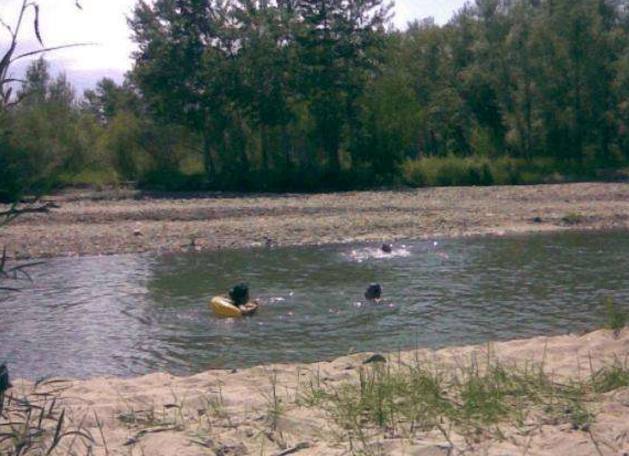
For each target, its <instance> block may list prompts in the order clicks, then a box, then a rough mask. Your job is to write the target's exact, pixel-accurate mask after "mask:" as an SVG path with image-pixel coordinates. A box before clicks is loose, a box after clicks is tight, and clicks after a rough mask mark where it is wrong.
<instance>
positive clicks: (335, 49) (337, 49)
mask: <svg viewBox="0 0 629 456" xmlns="http://www.w3.org/2000/svg"><path fill="white" fill-rule="evenodd" d="M297 9H298V13H299V18H300V19H299V20H300V24H299V28H298V30H297V44H298V60H297V65H298V71H299V75H298V78H297V84H298V87H299V91H300V94H301V96H302V97H304V99H306V100H307V103H308V106H309V110H310V113H311V115H312V117H313V119H314V121H315V130H314V136H315V140H316V141H317V142H318V143H319V144H320V146H321V147H322V149H323V152H324V154H325V156H326V158H327V160H328V165H329V167H330V168H331V170H332V171H334V172H338V171H340V169H341V159H340V156H339V152H340V147H341V143H342V139H343V133H344V131H345V130H346V129H348V128H352V127H355V125H356V120H357V112H356V108H357V105H356V100H357V99H358V98H359V97H360V96H361V94H362V92H363V90H364V87H365V83H366V80H367V79H368V78H369V77H370V76H371V74H373V72H374V71H375V70H377V68H378V64H379V63H380V62H382V59H383V56H382V54H381V53H379V52H378V50H379V49H380V48H381V46H383V44H384V32H385V26H386V24H387V22H388V20H389V18H390V17H389V11H390V9H391V5H390V4H384V2H383V0H350V1H344V0H298V1H297Z"/></svg>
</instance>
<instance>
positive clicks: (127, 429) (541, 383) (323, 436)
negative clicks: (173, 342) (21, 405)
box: [12, 328, 629, 456]
mask: <svg viewBox="0 0 629 456" xmlns="http://www.w3.org/2000/svg"><path fill="white" fill-rule="evenodd" d="M628 357H629V328H625V329H624V330H623V331H622V332H620V333H619V334H616V335H614V334H613V333H612V332H611V331H609V330H599V331H596V332H593V333H590V334H586V335H582V336H577V335H566V336H558V337H536V338H532V339H526V340H514V341H508V342H497V343H490V344H486V345H481V346H466V347H455V348H446V349H441V350H437V351H432V350H428V349H418V350H411V351H408V352H401V353H392V354H388V355H385V356H381V355H375V356H374V355H373V354H355V355H351V356H346V357H342V358H339V359H337V360H334V361H332V362H322V363H317V364H310V365H307V364H282V365H268V366H260V367H255V368H251V369H244V370H240V371H218V370H217V371H209V372H205V373H201V374H198V375H194V376H191V377H185V378H178V377H174V376H171V375H167V374H163V373H160V374H152V375H147V376H144V377H139V378H134V379H119V378H97V379H92V380H86V381H65V382H53V383H49V384H48V385H45V384H43V385H39V387H38V392H39V393H42V392H44V391H45V390H46V389H48V390H55V391H56V393H55V395H57V396H61V397H63V399H58V400H57V403H56V405H55V407H56V410H57V413H60V412H59V411H60V410H61V408H62V407H63V408H65V423H64V426H65V428H64V429H65V430H72V429H75V430H76V429H81V431H82V433H83V434H84V436H76V435H69V436H68V437H66V438H65V439H63V440H62V442H60V443H59V445H58V449H59V451H61V453H60V454H67V453H65V452H64V451H66V452H67V450H68V448H67V446H68V445H71V444H72V445H73V446H74V447H73V449H74V450H75V451H78V453H77V454H88V453H85V451H87V449H86V446H85V445H87V446H91V451H92V452H91V453H89V454H95V455H123V454H124V455H129V454H131V455H135V454H138V455H139V454H146V455H149V454H150V455H152V456H159V455H164V456H166V455H173V454H177V455H179V456H187V455H190V456H197V455H247V454H264V455H288V454H298V455H304V456H305V455H343V454H387V455H398V454H399V455H425V456H427V455H447V454H453V455H454V454H463V453H465V454H486V455H504V454H535V455H556V454H571V455H573V456H579V455H584V456H585V455H592V454H601V455H615V456H619V455H624V454H626V452H627V451H629V371H628V369H629V364H628V363H629V359H628ZM405 382H406V383H405ZM14 383H15V386H16V387H15V388H14V390H12V391H13V394H29V393H31V392H32V390H33V385H32V384H31V383H28V382H23V381H16V382H14ZM405 388H408V389H405ZM396 391H405V394H404V395H402V396H398V397H396V396H395V394H394V393H395V392H396ZM41 397H43V396H40V397H39V398H35V397H34V396H31V398H32V399H34V400H40V401H41ZM392 399H394V400H392ZM48 406H49V407H50V400H49V401H48ZM374 409H377V410H374ZM380 412H382V413H380ZM411 417H412V419H411ZM57 422H58V421H57ZM55 423H56V422H55V421H54V419H53V420H51V421H50V424H49V429H48V432H49V438H51V436H52V434H53V433H54V430H55V426H54V424H55ZM85 436H91V439H92V440H93V442H91V443H88V441H89V439H88V438H86V437H85ZM291 450H292V451H291Z"/></svg>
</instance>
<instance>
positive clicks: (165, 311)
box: [0, 232, 629, 379]
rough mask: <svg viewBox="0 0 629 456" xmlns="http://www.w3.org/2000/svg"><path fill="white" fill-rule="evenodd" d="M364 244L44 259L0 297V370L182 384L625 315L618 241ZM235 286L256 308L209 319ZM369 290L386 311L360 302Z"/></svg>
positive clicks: (575, 327)
mask: <svg viewBox="0 0 629 456" xmlns="http://www.w3.org/2000/svg"><path fill="white" fill-rule="evenodd" d="M376 247H377V246H374V245H342V246H325V247H297V248H279V249H254V250H237V251H224V252H212V253H190V254H183V255H161V256H155V255H118V256H103V257H85V258H59V259H52V260H48V261H46V263H45V264H43V265H41V266H38V267H35V268H33V269H32V270H31V272H32V276H33V283H32V284H27V285H26V286H25V288H24V290H23V291H22V292H21V293H16V294H12V295H10V296H9V297H8V298H7V299H4V300H3V301H0V315H1V318H0V362H1V361H3V360H6V361H7V362H8V363H9V366H10V370H11V373H12V376H13V377H23V378H29V379H36V378H40V377H43V376H51V375H52V376H62V377H78V378H85V377H91V376H96V375H119V376H131V375H138V374H143V373H148V372H154V371H168V372H171V373H174V374H191V373H196V372H200V371H203V370H207V369H210V368H237V367H244V366H251V365H255V364H260V363H269V362H310V361H317V360H322V359H330V358H333V357H336V356H340V355H344V354H347V353H350V352H352V351H394V350H398V349H404V348H413V347H416V346H421V347H442V346H446V345H460V344H470V343H480V342H484V341H488V340H496V339H513V338H522V337H530V336H535V335H542V334H544V335H555V334H564V333H568V332H579V331H586V330H591V329H594V328H596V327H598V326H600V325H601V323H602V322H604V320H605V312H604V308H603V306H602V305H601V301H602V299H603V298H604V297H606V296H611V297H613V298H614V299H615V301H616V302H617V304H619V305H620V306H624V308H625V309H627V305H628V304H629V260H628V259H627V257H628V254H629V235H627V233H622V232H615V233H574V232H572V233H561V234H551V235H535V236H521V237H485V238H474V239H453V240H439V241H432V240H430V241H409V242H400V243H397V244H396V245H395V250H394V252H393V254H391V255H383V254H380V252H379V251H378V249H377V248H376ZM239 281H246V282H248V283H249V284H250V287H251V290H252V294H253V295H254V296H256V297H258V298H259V299H260V300H261V301H262V302H263V307H262V308H261V309H260V311H259V312H258V313H257V314H256V315H255V316H254V317H253V318H248V319H241V320H220V319H217V318H215V317H213V315H212V314H211V312H210V310H209V308H208V305H207V304H208V301H209V300H210V298H211V297H212V296H213V295H216V294H221V293H224V292H225V291H226V290H227V289H228V288H229V287H230V286H231V285H232V284H234V283H236V282H239ZM376 281H377V282H380V283H381V284H382V286H383V288H384V296H385V298H386V299H385V301H384V302H383V303H380V304H378V305H375V304H368V303H365V302H362V300H361V299H362V295H363V292H364V290H365V288H366V287H367V285H368V284H369V283H370V282H376ZM628 310H629V309H628Z"/></svg>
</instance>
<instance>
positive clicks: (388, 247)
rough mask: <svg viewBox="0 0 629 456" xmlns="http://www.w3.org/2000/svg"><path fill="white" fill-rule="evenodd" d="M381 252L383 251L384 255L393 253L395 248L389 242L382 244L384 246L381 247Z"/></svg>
mask: <svg viewBox="0 0 629 456" xmlns="http://www.w3.org/2000/svg"><path fill="white" fill-rule="evenodd" d="M380 250H382V251H383V252H384V253H391V252H393V246H392V245H391V244H389V243H388V242H385V243H383V244H382V246H380Z"/></svg>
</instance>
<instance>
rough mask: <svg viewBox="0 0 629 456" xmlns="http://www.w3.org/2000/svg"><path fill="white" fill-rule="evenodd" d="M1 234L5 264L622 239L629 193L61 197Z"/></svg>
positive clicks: (467, 190) (479, 190) (481, 190)
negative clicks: (614, 234) (458, 241)
mask: <svg viewBox="0 0 629 456" xmlns="http://www.w3.org/2000/svg"><path fill="white" fill-rule="evenodd" d="M50 199H52V200H53V201H55V202H56V203H57V204H58V205H59V206H60V208H59V209H54V210H53V211H51V212H50V213H49V214H31V215H27V216H24V217H22V218H20V219H18V220H16V221H15V222H13V223H12V224H10V225H9V226H6V227H4V228H3V229H2V231H0V236H1V238H0V243H1V244H3V245H6V246H7V250H8V254H9V256H10V257H12V258H18V259H27V258H49V257H68V256H86V255H111V254H122V253H146V252H152V253H177V252H191V251H192V252H194V251H208V250H218V249H230V248H247V247H263V246H265V245H270V246H299V245H324V244H343V243H349V242H376V243H378V242H382V241H383V240H388V241H393V240H396V239H424V238H444V237H449V238H452V237H465V236H476V235H492V234H493V235H503V234H518V233H535V232H554V231H564V230H610V229H614V230H617V229H620V230H624V229H629V184H627V183H581V184H562V185H536V186H518V187H451V188H426V189H419V190H408V191H379V192H378V191H374V192H347V193H329V194H313V195H300V194H296V195H242V196H221V195H212V196H207V197H203V196H192V197H185V198H184V197H181V196H177V195H176V194H173V195H172V196H171V197H169V198H156V197H142V198H138V194H136V193H134V192H132V191H127V192H124V191H123V192H108V193H102V192H101V193H98V192H89V191H74V192H65V193H63V194H61V195H57V196H54V197H51V198H50Z"/></svg>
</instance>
